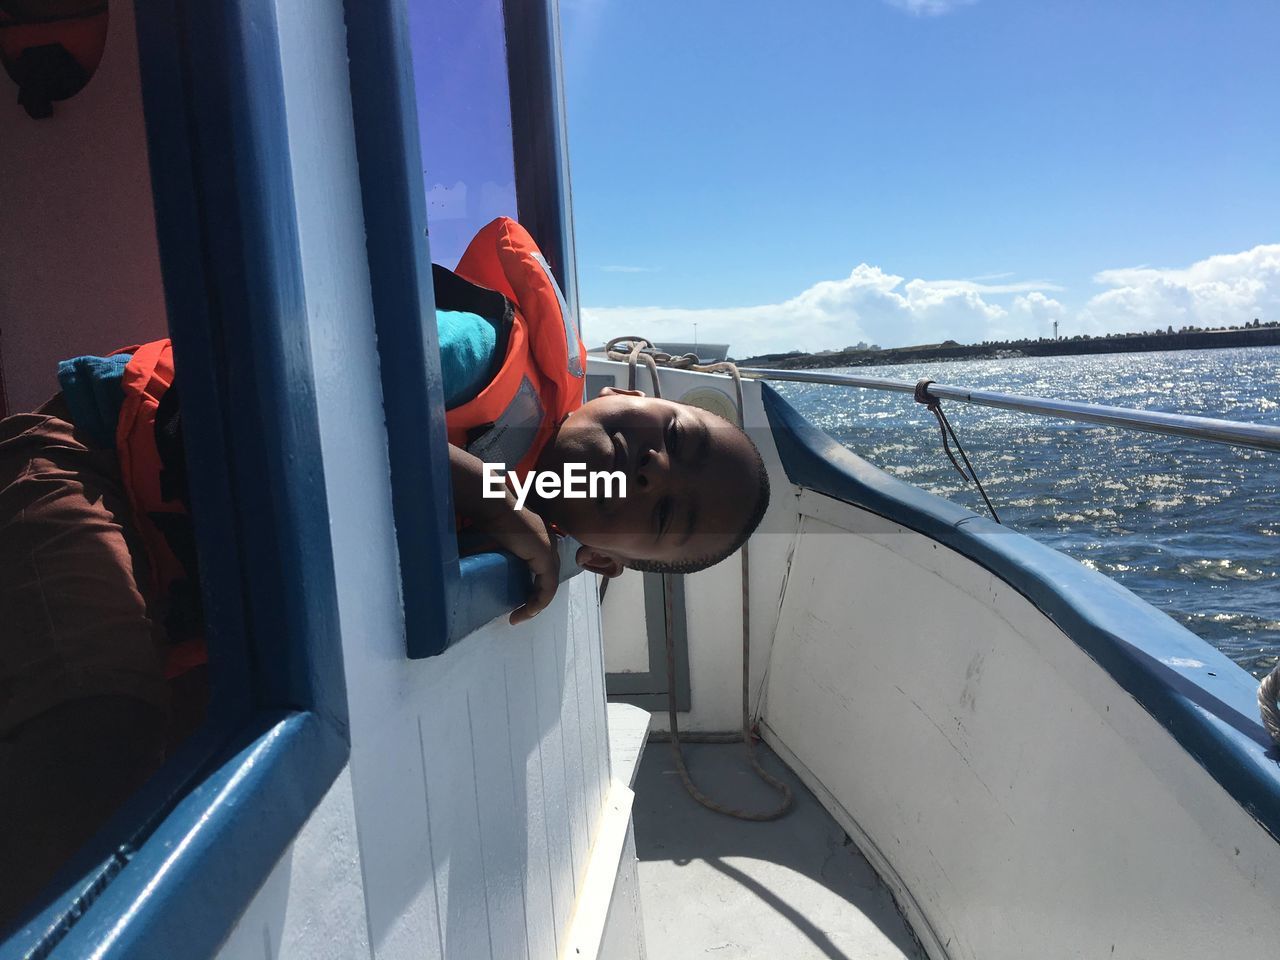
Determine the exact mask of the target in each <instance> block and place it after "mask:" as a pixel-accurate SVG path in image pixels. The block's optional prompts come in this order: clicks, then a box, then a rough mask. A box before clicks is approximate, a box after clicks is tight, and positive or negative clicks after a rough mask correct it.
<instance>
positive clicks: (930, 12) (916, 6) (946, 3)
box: [886, 0, 977, 17]
mask: <svg viewBox="0 0 1280 960" xmlns="http://www.w3.org/2000/svg"><path fill="white" fill-rule="evenodd" d="M886 2H887V3H888V4H889V5H890V6H892V7H897V8H898V9H900V10H905V11H907V13H911V14H914V15H915V16H917V17H937V16H941V15H942V14H944V13H950V12H951V11H952V10H954V9H956V8H957V7H967V6H968V5H969V4H971V3H976V2H977V0H886Z"/></svg>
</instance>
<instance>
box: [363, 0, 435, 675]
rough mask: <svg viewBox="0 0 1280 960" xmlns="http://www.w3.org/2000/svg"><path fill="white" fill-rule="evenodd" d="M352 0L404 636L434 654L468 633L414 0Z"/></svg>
mask: <svg viewBox="0 0 1280 960" xmlns="http://www.w3.org/2000/svg"><path fill="white" fill-rule="evenodd" d="M345 9H346V15H347V17H346V19H347V49H348V52H349V53H350V61H351V64H350V71H351V99H352V110H353V114H354V119H355V131H356V154H357V158H358V159H359V163H360V190H361V195H362V198H363V202H364V216H365V236H366V244H367V247H368V252H369V283H370V287H371V289H372V293H373V310H374V321H375V324H376V327H377V331H378V356H379V363H380V366H381V369H382V393H383V407H384V409H385V410H386V417H387V444H388V455H389V457H390V462H391V497H392V508H393V510H394V512H395V521H396V543H397V545H398V547H399V552H400V578H401V582H402V587H401V597H402V599H403V602H404V619H405V644H406V648H407V652H408V655H409V656H410V657H413V658H418V657H429V656H433V655H435V654H438V653H440V652H442V651H443V650H444V649H445V647H446V646H447V645H448V643H449V640H450V638H451V637H452V638H455V639H456V638H458V637H459V636H460V635H459V634H458V633H457V629H456V628H455V627H454V626H453V625H452V624H451V621H450V616H449V612H450V610H451V609H453V606H454V599H453V597H454V593H455V592H456V591H457V590H458V577H459V566H458V547H457V542H456V538H455V536H454V530H453V490H452V487H451V486H450V480H449V459H448V455H447V445H448V442H449V441H448V433H447V431H446V427H445V419H444V389H443V385H442V382H441V378H440V347H439V343H438V342H437V336H436V325H435V296H434V293H433V290H432V286H431V257H430V252H429V249H428V243H427V201H426V194H425V191H424V187H423V184H422V173H421V171H422V159H421V156H420V153H419V149H418V119H417V113H416V107H415V104H414V95H413V79H412V78H413V72H412V63H411V61H410V53H409V40H408V36H409V34H408V23H407V16H406V10H405V5H404V2H403V0H346V6H345Z"/></svg>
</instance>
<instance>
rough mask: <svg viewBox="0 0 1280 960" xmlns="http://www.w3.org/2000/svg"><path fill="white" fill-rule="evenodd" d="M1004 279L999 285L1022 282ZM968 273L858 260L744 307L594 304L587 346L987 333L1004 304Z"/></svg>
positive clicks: (784, 343) (805, 343) (766, 343)
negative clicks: (772, 300) (897, 269)
mask: <svg viewBox="0 0 1280 960" xmlns="http://www.w3.org/2000/svg"><path fill="white" fill-rule="evenodd" d="M1021 286H1022V285H1019V284H1013V285H1008V284H1006V285H1002V286H1000V287H996V288H992V289H996V290H999V291H1005V290H1007V289H1013V288H1017V289H1021ZM986 294H987V291H986V289H984V286H983V285H982V284H978V283H975V282H973V281H971V280H919V279H917V280H905V279H904V278H903V277H899V276H895V275H893V274H890V273H885V272H884V271H883V270H881V269H880V268H879V267H873V266H870V265H869V264H865V263H862V264H859V265H858V266H857V267H855V268H854V269H853V271H852V272H851V273H850V274H849V276H847V277H845V278H844V279H841V280H824V281H822V282H820V283H816V284H814V285H813V286H812V287H810V288H809V289H807V290H805V291H803V292H801V293H800V294H799V295H798V296H795V297H792V298H791V299H790V300H786V301H783V302H782V303H776V304H766V305H762V306H746V307H712V308H702V309H689V308H683V307H595V308H587V309H584V310H583V333H584V336H585V338H586V339H587V341H588V343H589V344H590V345H591V346H596V345H598V344H599V343H602V342H604V341H605V340H607V339H608V338H610V337H613V336H620V335H622V334H637V335H641V336H646V337H649V338H650V339H656V340H664V339H665V340H688V339H692V336H693V325H694V324H695V323H696V324H697V325H698V339H699V340H701V341H703V342H704V343H716V342H727V343H729V344H731V347H732V350H733V352H734V354H735V355H737V356H747V355H749V354H752V353H769V352H775V351H783V350H792V349H802V350H819V349H824V348H827V347H842V346H846V345H847V344H851V343H857V342H858V341H859V340H867V341H871V342H873V343H880V344H883V345H885V346H889V345H892V344H904V343H924V342H931V341H939V340H943V339H948V338H950V339H954V340H959V341H961V342H964V341H967V340H973V339H977V340H982V339H985V338H986V331H987V329H988V328H989V326H990V325H991V324H992V323H993V322H995V321H998V320H1000V319H1001V318H1003V317H1004V316H1005V315H1006V313H1007V311H1006V310H1005V308H1004V307H1002V306H1000V305H999V304H996V303H992V302H989V301H988V300H987V299H985V295H986Z"/></svg>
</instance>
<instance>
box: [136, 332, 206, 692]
mask: <svg viewBox="0 0 1280 960" xmlns="http://www.w3.org/2000/svg"><path fill="white" fill-rule="evenodd" d="M127 349H128V351H129V352H131V353H132V354H133V357H132V358H131V359H130V360H129V363H128V365H127V366H126V367H125V368H124V379H123V382H122V387H123V389H124V403H123V405H122V406H121V408H120V419H119V421H118V422H117V423H116V453H117V455H118V456H119V459H120V479H121V481H122V483H123V485H124V490H125V493H126V495H127V496H128V498H129V505H130V506H131V507H132V508H133V517H134V522H135V525H136V527H137V530H138V533H139V535H140V536H141V538H142V542H143V544H144V545H145V546H146V550H147V557H148V558H149V560H150V561H151V563H150V569H151V581H152V582H151V587H152V589H153V591H154V596H156V597H158V598H165V597H168V596H169V588H170V586H171V585H172V584H173V582H174V581H175V580H185V579H188V573H187V571H186V570H185V569H184V568H183V566H182V564H181V562H179V560H178V558H177V557H176V556H175V555H174V553H173V550H172V549H171V548H170V546H169V542H168V541H167V540H166V539H165V538H164V534H162V533H161V532H160V528H159V527H157V526H156V525H155V523H154V522H153V521H152V519H151V517H152V515H153V514H157V513H178V514H182V513H186V508H185V507H184V506H183V505H182V503H181V502H180V501H178V500H165V499H164V498H163V497H162V496H161V492H160V472H161V469H162V468H163V464H162V462H161V460H160V451H159V450H158V449H157V447H156V410H157V408H158V407H159V406H160V398H161V397H163V396H164V393H165V391H166V390H168V389H169V386H170V385H171V384H172V383H173V372H174V371H173V347H172V345H171V344H170V342H169V341H168V340H155V341H153V342H151V343H144V344H142V345H141V346H137V347H130V348H127ZM117 352H120V351H117ZM206 659H207V657H206V654H205V646H204V642H203V640H200V641H187V642H184V643H179V644H174V645H173V646H171V647H170V648H169V651H168V655H167V658H166V664H165V676H166V677H167V678H170V679H172V678H173V677H176V676H179V675H180V674H182V673H185V672H186V671H187V670H190V669H192V668H193V667H196V666H198V665H200V664H202V663H204V662H205V660H206Z"/></svg>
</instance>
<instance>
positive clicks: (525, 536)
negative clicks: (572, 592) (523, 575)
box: [485, 505, 560, 624]
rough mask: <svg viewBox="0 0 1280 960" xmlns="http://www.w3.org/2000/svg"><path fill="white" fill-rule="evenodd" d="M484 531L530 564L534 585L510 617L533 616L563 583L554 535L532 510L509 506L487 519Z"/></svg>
mask: <svg viewBox="0 0 1280 960" xmlns="http://www.w3.org/2000/svg"><path fill="white" fill-rule="evenodd" d="M485 532H486V533H488V534H489V536H491V537H493V539H494V540H496V541H497V542H498V543H499V544H500V545H501V546H502V547H503V548H504V549H505V550H508V551H510V552H511V553H514V554H515V555H516V556H517V557H519V558H520V559H521V560H523V561H524V562H525V563H527V564H529V572H530V573H532V574H533V586H532V587H531V588H530V590H529V597H528V599H527V600H525V602H524V605H523V606H520V607H517V608H516V609H515V610H513V611H512V612H511V617H510V618H509V619H510V622H511V623H512V624H517V623H524V622H525V621H526V620H531V619H533V618H534V617H536V616H537V615H538V614H539V613H541V612H542V611H543V609H545V608H546V606H547V604H549V603H550V602H551V599H552V597H554V596H555V595H556V587H557V586H559V585H560V554H559V552H558V551H557V550H556V544H555V537H553V536H552V535H551V533H550V532H548V530H547V527H546V524H544V523H543V522H542V518H541V517H539V516H538V515H537V514H536V513H534V512H533V511H532V510H513V509H511V508H510V507H509V506H507V505H504V506H503V507H502V509H501V510H500V511H499V512H496V513H494V514H492V515H491V516H490V517H489V518H488V523H486V525H485Z"/></svg>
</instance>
